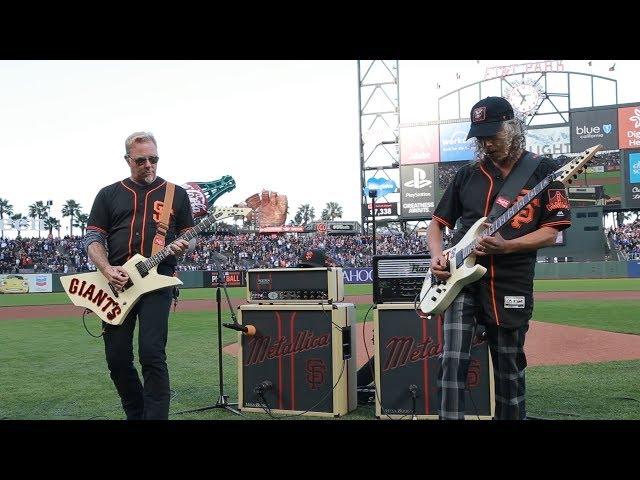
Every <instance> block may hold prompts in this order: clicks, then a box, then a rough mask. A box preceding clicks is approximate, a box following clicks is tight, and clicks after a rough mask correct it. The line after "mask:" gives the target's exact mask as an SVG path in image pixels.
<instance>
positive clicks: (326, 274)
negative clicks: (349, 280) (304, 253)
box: [247, 267, 344, 304]
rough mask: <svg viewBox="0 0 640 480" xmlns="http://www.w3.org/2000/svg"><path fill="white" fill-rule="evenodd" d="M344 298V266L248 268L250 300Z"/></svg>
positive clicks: (299, 301) (328, 300)
mask: <svg viewBox="0 0 640 480" xmlns="http://www.w3.org/2000/svg"><path fill="white" fill-rule="evenodd" d="M342 300H344V277H343V273H342V268H339V267H322V268H266V269H252V270H249V271H248V272H247V302H249V303H274V304H281V303H285V304H286V303H293V304H305V303H334V302H341V301H342Z"/></svg>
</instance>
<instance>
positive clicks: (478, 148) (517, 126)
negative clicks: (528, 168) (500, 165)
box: [473, 116, 527, 162]
mask: <svg viewBox="0 0 640 480" xmlns="http://www.w3.org/2000/svg"><path fill="white" fill-rule="evenodd" d="M502 126H503V133H504V135H506V142H507V145H509V150H508V154H507V156H508V157H509V158H513V157H515V156H516V155H517V154H518V153H519V152H521V151H522V150H524V149H525V148H526V146H527V138H526V135H525V134H526V127H525V125H524V119H523V118H521V117H518V116H516V117H515V118H514V119H512V120H506V121H504V122H502ZM473 147H474V149H475V153H476V161H477V162H481V161H482V160H484V158H485V156H486V155H487V152H486V151H485V149H484V146H483V145H482V143H481V142H479V141H478V139H477V138H474V139H473Z"/></svg>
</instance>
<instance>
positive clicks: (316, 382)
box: [305, 358, 327, 390]
mask: <svg viewBox="0 0 640 480" xmlns="http://www.w3.org/2000/svg"><path fill="white" fill-rule="evenodd" d="M305 371H306V374H307V384H308V385H309V387H310V388H311V390H317V389H318V388H319V387H320V385H322V384H323V383H324V377H325V372H326V371H327V366H326V365H325V364H324V362H323V361H322V359H320V358H310V359H309V360H307V365H306V369H305Z"/></svg>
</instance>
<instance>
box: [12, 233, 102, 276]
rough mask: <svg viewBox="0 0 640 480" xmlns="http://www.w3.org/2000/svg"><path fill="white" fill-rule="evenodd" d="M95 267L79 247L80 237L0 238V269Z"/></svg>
mask: <svg viewBox="0 0 640 480" xmlns="http://www.w3.org/2000/svg"><path fill="white" fill-rule="evenodd" d="M70 269H73V270H74V271H78V272H87V271H89V270H93V269H95V268H94V267H93V265H92V264H91V263H90V261H89V259H88V258H87V254H86V253H85V251H84V249H83V247H82V237H64V238H52V237H46V238H16V239H7V238H2V239H0V273H19V272H20V271H21V270H28V271H32V272H33V273H67V272H68V271H69V270H70Z"/></svg>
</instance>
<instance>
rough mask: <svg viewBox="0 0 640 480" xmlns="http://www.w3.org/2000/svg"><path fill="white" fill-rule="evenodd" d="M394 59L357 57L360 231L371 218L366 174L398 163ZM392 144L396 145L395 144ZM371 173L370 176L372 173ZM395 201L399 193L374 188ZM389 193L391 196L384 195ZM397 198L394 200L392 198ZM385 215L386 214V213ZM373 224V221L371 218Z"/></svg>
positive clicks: (366, 225) (396, 70)
mask: <svg viewBox="0 0 640 480" xmlns="http://www.w3.org/2000/svg"><path fill="white" fill-rule="evenodd" d="M398 80H399V72H398V61H397V60H358V112H359V121H360V123H359V125H360V199H361V200H360V203H361V220H362V223H361V225H362V230H363V233H364V232H365V231H366V230H368V228H367V227H368V224H369V222H370V220H369V219H370V218H372V217H373V215H374V212H373V211H372V212H369V208H368V198H367V197H368V195H367V193H366V192H367V188H366V187H367V185H366V182H367V178H366V177H365V175H369V176H370V177H369V178H374V177H376V175H378V174H382V176H383V177H384V176H385V172H384V171H385V170H396V171H397V169H398V165H399V163H400V149H399V145H398V128H399V126H400V89H399V81H398ZM394 146H395V147H394ZM372 173H373V176H372ZM377 194H378V195H377V198H379V197H385V199H386V200H387V201H389V202H390V203H392V204H393V203H395V205H394V206H395V207H396V211H397V202H398V201H399V194H398V193H391V194H388V193H387V194H384V192H377ZM387 195H389V196H391V199H388V198H387ZM395 197H397V200H395V202H394V198H395ZM387 216H388V215H387ZM374 225H375V222H374Z"/></svg>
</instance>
